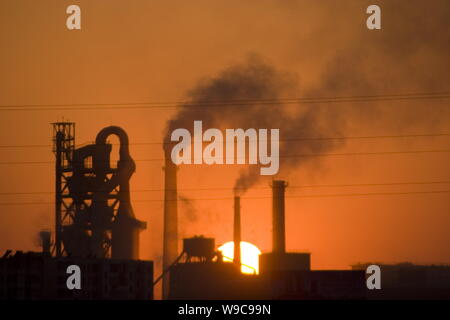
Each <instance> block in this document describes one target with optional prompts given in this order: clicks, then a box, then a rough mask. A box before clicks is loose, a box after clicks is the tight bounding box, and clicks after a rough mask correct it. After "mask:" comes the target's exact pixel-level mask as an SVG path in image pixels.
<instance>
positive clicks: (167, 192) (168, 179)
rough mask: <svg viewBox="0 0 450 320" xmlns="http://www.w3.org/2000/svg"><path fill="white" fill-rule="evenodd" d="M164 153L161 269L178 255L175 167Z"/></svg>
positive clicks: (166, 283) (166, 281)
mask: <svg viewBox="0 0 450 320" xmlns="http://www.w3.org/2000/svg"><path fill="white" fill-rule="evenodd" d="M168 149H170V148H167V149H166V153H165V167H164V173H165V174H164V179H165V180H164V181H165V188H164V244H163V271H165V270H167V269H168V268H169V266H170V265H172V263H173V262H174V261H175V260H176V259H177V257H178V213H177V211H178V209H177V199H178V194H177V167H176V165H175V164H174V163H173V162H172V161H171V158H170V151H167V150H168ZM169 277H170V273H169V272H167V273H166V275H165V276H164V277H163V283H162V291H163V292H162V293H163V299H167V298H168V297H169V291H170V288H169V283H170V278H169Z"/></svg>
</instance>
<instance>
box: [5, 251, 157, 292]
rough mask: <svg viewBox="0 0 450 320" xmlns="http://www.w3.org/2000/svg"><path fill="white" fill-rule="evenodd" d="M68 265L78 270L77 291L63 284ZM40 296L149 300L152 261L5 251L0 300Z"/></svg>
mask: <svg viewBox="0 0 450 320" xmlns="http://www.w3.org/2000/svg"><path fill="white" fill-rule="evenodd" d="M70 265H77V266H79V267H80V269H81V289H80V290H78V289H73V290H70V289H68V287H67V284H66V281H67V278H68V277H69V274H67V267H68V266H70ZM43 299H44V300H49V299H51V300H55V299H56V300H73V299H82V300H116V299H120V300H130V299H132V300H148V299H153V262H152V261H139V260H122V259H104V258H70V257H63V258H58V257H52V256H51V255H50V254H49V253H46V252H26V253H25V252H21V251H17V252H15V253H12V252H11V251H7V252H6V253H5V254H4V255H3V257H2V258H0V300H43Z"/></svg>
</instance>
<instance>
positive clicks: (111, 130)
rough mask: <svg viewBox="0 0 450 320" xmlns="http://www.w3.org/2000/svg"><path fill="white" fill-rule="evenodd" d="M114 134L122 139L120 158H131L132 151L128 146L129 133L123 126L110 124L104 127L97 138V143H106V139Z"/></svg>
mask: <svg viewBox="0 0 450 320" xmlns="http://www.w3.org/2000/svg"><path fill="white" fill-rule="evenodd" d="M112 134H114V135H116V136H117V137H118V138H119V141H120V149H119V154H120V159H121V160H124V159H131V157H130V151H129V148H128V135H127V133H126V132H125V130H123V129H122V128H121V127H118V126H109V127H106V128H103V129H102V130H100V132H99V133H98V134H97V137H96V138H95V143H96V144H98V145H100V144H106V139H107V138H108V137H109V136H110V135H112Z"/></svg>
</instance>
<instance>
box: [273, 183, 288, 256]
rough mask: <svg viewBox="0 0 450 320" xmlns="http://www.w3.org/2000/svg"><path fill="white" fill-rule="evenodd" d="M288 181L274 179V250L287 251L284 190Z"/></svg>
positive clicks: (276, 251) (277, 251) (278, 251)
mask: <svg viewBox="0 0 450 320" xmlns="http://www.w3.org/2000/svg"><path fill="white" fill-rule="evenodd" d="M286 186H287V184H286V182H285V181H283V180H274V181H273V182H272V228H273V230H272V252H274V253H285V252H286V239H285V216H284V192H285V189H286Z"/></svg>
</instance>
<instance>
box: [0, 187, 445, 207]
mask: <svg viewBox="0 0 450 320" xmlns="http://www.w3.org/2000/svg"><path fill="white" fill-rule="evenodd" d="M443 193H450V190H440V191H407V192H371V193H330V194H309V195H297V196H286V198H323V197H365V196H388V195H416V194H443ZM271 198H272V197H270V196H265V197H241V199H242V200H259V199H271ZM189 200H193V201H200V200H201V201H210V200H233V197H221V198H191V199H189ZM164 201H179V200H178V199H177V200H173V199H169V200H164V199H138V200H133V201H131V202H133V203H134V202H164ZM50 204H54V202H37V201H36V202H0V205H3V206H13V205H50Z"/></svg>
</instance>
